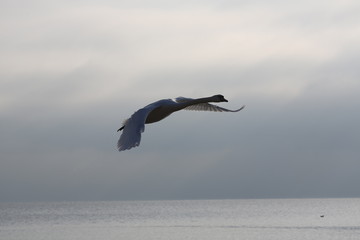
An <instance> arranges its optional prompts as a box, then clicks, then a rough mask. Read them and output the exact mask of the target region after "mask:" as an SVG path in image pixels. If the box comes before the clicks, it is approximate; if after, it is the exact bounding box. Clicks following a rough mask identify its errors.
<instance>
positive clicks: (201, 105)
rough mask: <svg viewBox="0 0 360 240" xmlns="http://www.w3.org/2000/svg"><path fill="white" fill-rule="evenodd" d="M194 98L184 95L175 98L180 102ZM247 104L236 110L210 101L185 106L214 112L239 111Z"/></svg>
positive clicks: (190, 108) (188, 108) (195, 109)
mask: <svg viewBox="0 0 360 240" xmlns="http://www.w3.org/2000/svg"><path fill="white" fill-rule="evenodd" d="M190 100H192V99H191V98H184V97H178V98H176V99H175V101H176V102H178V103H182V102H187V101H190ZM244 107H245V106H242V107H241V108H239V109H236V110H230V109H226V108H223V107H219V106H217V105H214V104H210V103H199V104H194V105H191V106H188V107H186V108H184V110H191V111H212V112H238V111H240V110H241V109H243V108H244Z"/></svg>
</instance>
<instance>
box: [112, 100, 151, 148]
mask: <svg viewBox="0 0 360 240" xmlns="http://www.w3.org/2000/svg"><path fill="white" fill-rule="evenodd" d="M154 108H155V107H154V106H151V105H148V106H146V107H144V108H141V109H139V110H138V111H136V112H135V113H134V114H133V115H131V117H130V118H129V119H127V120H126V121H125V122H124V126H123V127H122V129H123V132H122V134H121V136H120V139H119V141H118V143H117V147H118V150H119V151H123V150H127V149H130V148H133V147H137V146H139V144H140V141H141V133H142V132H144V130H145V120H146V117H147V116H148V114H149V113H150V112H151V111H152V110H153V109H154Z"/></svg>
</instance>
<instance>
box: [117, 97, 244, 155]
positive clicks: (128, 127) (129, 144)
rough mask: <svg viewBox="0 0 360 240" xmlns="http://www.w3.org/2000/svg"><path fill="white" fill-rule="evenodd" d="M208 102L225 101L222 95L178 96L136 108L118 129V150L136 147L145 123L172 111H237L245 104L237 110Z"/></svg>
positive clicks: (156, 120) (154, 120)
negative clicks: (120, 132)
mask: <svg viewBox="0 0 360 240" xmlns="http://www.w3.org/2000/svg"><path fill="white" fill-rule="evenodd" d="M208 102H227V100H226V99H225V98H224V96H223V95H214V96H212V97H205V98H197V99H192V98H184V97H178V98H176V99H175V101H174V100H172V99H163V100H159V101H157V102H154V103H151V104H149V105H147V106H146V107H144V108H141V109H139V110H137V111H136V112H135V113H134V114H133V115H132V116H131V117H130V118H129V119H127V120H125V121H124V123H123V126H122V127H121V128H119V129H118V131H121V130H123V133H122V134H121V136H120V139H119V141H118V143H117V147H118V150H119V151H123V150H127V149H130V148H133V147H137V146H139V144H140V140H141V133H142V132H144V129H145V124H147V123H154V122H158V121H160V120H162V119H164V118H166V117H167V116H169V115H170V114H172V113H173V112H176V111H179V110H182V109H185V110H198V111H214V112H238V111H240V110H241V109H243V108H244V107H245V106H242V107H241V108H239V109H237V110H229V109H226V108H222V107H219V106H216V105H212V104H209V103H208Z"/></svg>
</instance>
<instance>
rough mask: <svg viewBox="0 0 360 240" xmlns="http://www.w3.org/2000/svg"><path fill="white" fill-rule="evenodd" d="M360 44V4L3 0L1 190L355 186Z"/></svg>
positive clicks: (135, 192) (271, 192)
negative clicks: (160, 116) (142, 124)
mask: <svg viewBox="0 0 360 240" xmlns="http://www.w3.org/2000/svg"><path fill="white" fill-rule="evenodd" d="M359 43H360V2H359V1H358V0H326V1H325V0H324V1H322V0H315V1H314V0H311V1H310V0H303V1H289V0H273V1H260V0H258V1H247V0H240V1H232V0H221V1H220V0H219V1H216V0H206V1H205V0H203V1H202V0H198V1H194V0H192V1H187V0H181V1H177V0H175V1H168V0H167V1H162V0H155V1H144V0H136V1H135V0H131V1H129V0H128V1H121V0H116V1H115V0H114V1H112V0H90V1H85V0H79V1H72V0H71V1H70V0H66V1H49V0H46V1H45V0H14V1H1V2H0V118H1V121H0V153H1V159H0V201H48V200H52V201H56V200H143V199H204V198H285V197H286V198H287V197H295V198H298V197H360V187H359V183H360V157H359V156H360V127H359V123H360V111H359V109H360V108H359V107H360V67H359V63H360V44H359ZM214 94H223V95H224V96H225V97H226V98H227V99H228V100H229V102H228V103H221V104H220V105H221V106H222V107H226V108H230V109H236V108H239V107H240V106H242V105H244V104H245V105H246V108H245V109H244V110H243V111H241V112H239V113H213V112H191V111H188V112H187V111H182V112H178V113H175V114H173V115H171V116H170V117H168V118H167V119H165V120H163V121H161V122H159V123H154V124H151V125H146V129H145V132H144V134H143V137H142V142H141V144H140V146H139V147H137V148H134V149H131V150H129V151H124V152H118V151H117V149H116V142H117V140H118V138H119V133H117V132H116V130H117V129H118V128H119V127H120V126H121V123H122V121H123V120H124V119H125V118H127V117H129V116H130V115H131V114H132V113H133V112H134V111H136V110H137V109H139V108H141V107H143V106H145V105H147V104H149V103H151V102H154V101H156V100H159V99H163V98H174V97H178V96H184V97H192V98H197V97H205V96H211V95H214Z"/></svg>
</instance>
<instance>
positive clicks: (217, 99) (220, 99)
mask: <svg viewBox="0 0 360 240" xmlns="http://www.w3.org/2000/svg"><path fill="white" fill-rule="evenodd" d="M213 98H214V102H228V100H226V99H225V98H224V96H223V95H221V94H218V95H215V96H213Z"/></svg>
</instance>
